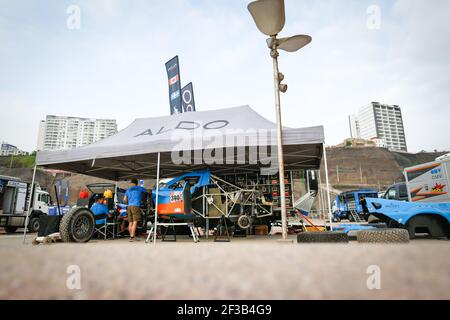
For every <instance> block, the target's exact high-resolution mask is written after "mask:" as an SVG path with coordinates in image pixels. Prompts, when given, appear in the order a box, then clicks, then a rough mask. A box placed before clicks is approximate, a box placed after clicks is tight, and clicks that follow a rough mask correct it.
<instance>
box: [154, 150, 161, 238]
mask: <svg viewBox="0 0 450 320" xmlns="http://www.w3.org/2000/svg"><path fill="white" fill-rule="evenodd" d="M160 163H161V153H160V152H158V165H157V167H156V200H155V223H154V226H153V244H155V245H156V232H157V230H158V200H159V166H160Z"/></svg>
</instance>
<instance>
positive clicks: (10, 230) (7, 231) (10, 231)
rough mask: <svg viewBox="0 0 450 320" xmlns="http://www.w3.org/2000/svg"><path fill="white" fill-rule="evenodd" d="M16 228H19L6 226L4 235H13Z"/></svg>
mask: <svg viewBox="0 0 450 320" xmlns="http://www.w3.org/2000/svg"><path fill="white" fill-rule="evenodd" d="M18 228H19V227H11V226H7V227H5V231H6V233H14V232H16V231H17V229H18Z"/></svg>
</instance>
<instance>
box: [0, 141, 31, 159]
mask: <svg viewBox="0 0 450 320" xmlns="http://www.w3.org/2000/svg"><path fill="white" fill-rule="evenodd" d="M27 154H28V152H26V151H22V150H20V149H19V148H17V147H16V146H13V145H12V144H9V143H6V142H2V143H1V144H0V156H24V155H27Z"/></svg>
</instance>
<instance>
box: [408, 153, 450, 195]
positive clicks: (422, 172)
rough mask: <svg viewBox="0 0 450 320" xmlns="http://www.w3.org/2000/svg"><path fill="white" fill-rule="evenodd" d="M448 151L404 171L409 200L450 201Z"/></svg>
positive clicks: (449, 160)
mask: <svg viewBox="0 0 450 320" xmlns="http://www.w3.org/2000/svg"><path fill="white" fill-rule="evenodd" d="M449 174H450V153H449V154H446V155H444V156H442V157H439V158H436V160H435V161H433V162H428V163H424V164H421V165H417V166H414V167H410V168H406V169H405V171H404V175H405V181H406V187H407V190H408V200H409V201H410V202H450V194H449V192H448V191H449V187H450V186H449V184H450V179H449V178H450V176H449Z"/></svg>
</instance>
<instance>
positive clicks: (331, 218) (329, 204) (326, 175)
mask: <svg viewBox="0 0 450 320" xmlns="http://www.w3.org/2000/svg"><path fill="white" fill-rule="evenodd" d="M322 147H323V161H324V163H325V183H326V184H327V202H328V203H327V205H328V216H329V218H330V230H331V231H333V217H332V212H331V199H330V183H329V181H328V161H327V148H326V147H325V143H323V144H322Z"/></svg>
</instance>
